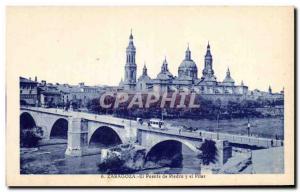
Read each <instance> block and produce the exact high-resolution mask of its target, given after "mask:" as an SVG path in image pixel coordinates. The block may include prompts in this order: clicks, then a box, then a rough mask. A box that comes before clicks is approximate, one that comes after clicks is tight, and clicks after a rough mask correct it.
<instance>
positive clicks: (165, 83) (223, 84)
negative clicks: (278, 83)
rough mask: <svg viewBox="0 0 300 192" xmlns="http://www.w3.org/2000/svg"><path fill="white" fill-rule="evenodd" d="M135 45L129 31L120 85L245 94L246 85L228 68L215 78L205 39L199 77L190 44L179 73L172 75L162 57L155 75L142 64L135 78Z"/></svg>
mask: <svg viewBox="0 0 300 192" xmlns="http://www.w3.org/2000/svg"><path fill="white" fill-rule="evenodd" d="M135 54H136V48H135V46H134V42H133V35H132V33H131V34H130V36H129V44H128V47H127V49H126V64H125V78H124V81H123V80H121V82H120V87H122V88H123V89H124V90H126V91H141V92H146V91H158V92H166V91H179V92H180V91H192V92H196V93H198V94H201V95H231V96H233V95H237V96H243V95H247V94H248V87H247V86H245V85H244V84H243V82H241V84H239V85H236V84H235V81H234V79H233V78H232V77H231V75H230V70H229V68H228V69H227V71H226V75H225V78H224V80H223V81H217V78H216V76H215V75H214V70H213V57H212V54H211V48H210V45H209V43H208V45H207V50H206V54H205V57H204V67H203V70H202V75H201V77H200V78H199V77H198V67H197V65H196V63H195V62H194V61H193V59H192V56H191V51H190V49H189V46H188V47H187V49H186V51H185V55H184V59H183V61H182V62H181V64H180V65H179V67H178V76H174V75H173V74H172V73H171V72H170V71H169V69H168V62H167V59H166V58H165V59H164V60H163V62H162V66H161V71H160V72H159V74H157V76H156V77H155V78H151V77H149V76H148V74H147V67H146V65H144V67H143V73H142V75H141V76H140V77H139V78H138V79H137V78H136V76H137V74H136V71H137V64H136V62H135Z"/></svg>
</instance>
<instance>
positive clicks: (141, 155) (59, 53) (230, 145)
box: [6, 6, 295, 186]
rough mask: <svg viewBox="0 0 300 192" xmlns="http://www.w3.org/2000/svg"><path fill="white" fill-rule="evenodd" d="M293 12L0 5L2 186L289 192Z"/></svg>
mask: <svg viewBox="0 0 300 192" xmlns="http://www.w3.org/2000/svg"><path fill="white" fill-rule="evenodd" d="M294 11H295V10H294V7H284V6H282V7H280V6H277V7H268V6H265V7H259V6H256V7H254V6H253V7H230V6H229V7H221V6H219V7H201V6H173V7H171V6H170V7H168V6H156V7H155V6H127V7H126V6H125V7H117V6H115V7H114V6H112V7H100V6H99V7H96V6H94V7H84V6H82V7H80V6H78V7H63V6H61V7H59V6H57V7H46V6H44V7H42V6H41V7H30V6H29V7H21V6H19V7H18V6H10V7H7V11H6V102H7V118H8V119H7V133H6V138H7V139H6V144H7V146H6V147H7V148H6V151H7V154H6V155H7V165H6V166H7V169H6V174H7V184H8V185H9V186H238V185H240V186H243V185H245V186H255V185H264V186H276V185H280V186H285V185H287V186H289V185H293V184H294V174H295V173H294V163H295V162H294V156H295V154H294V148H295V146H294V144H295V140H294V139H295V136H294V134H295V132H294V131H295V124H294V121H295V120H294V94H295V90H294V83H295V82H294V79H295V77H294V74H295V71H294V62H295V61H294ZM74 181H75V182H74Z"/></svg>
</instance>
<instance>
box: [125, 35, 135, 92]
mask: <svg viewBox="0 0 300 192" xmlns="http://www.w3.org/2000/svg"><path fill="white" fill-rule="evenodd" d="M135 53H136V49H135V46H134V44H133V35H132V31H131V32H130V36H129V44H128V46H127V48H126V64H125V79H124V89H125V90H134V89H135V86H136V63H135Z"/></svg>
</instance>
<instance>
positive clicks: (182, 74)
mask: <svg viewBox="0 0 300 192" xmlns="http://www.w3.org/2000/svg"><path fill="white" fill-rule="evenodd" d="M197 76H198V69H197V65H196V63H195V62H194V61H193V60H192V59H191V51H190V49H189V47H188V48H187V50H186V51H185V58H184V60H183V61H182V62H181V64H180V65H179V68H178V77H179V78H180V79H182V78H186V77H190V78H192V79H197Z"/></svg>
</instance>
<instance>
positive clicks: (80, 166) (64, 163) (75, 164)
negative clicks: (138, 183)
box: [21, 144, 200, 174]
mask: <svg viewBox="0 0 300 192" xmlns="http://www.w3.org/2000/svg"><path fill="white" fill-rule="evenodd" d="M66 148H67V144H54V145H53V144H51V145H44V146H40V147H38V148H35V149H21V174H101V172H100V171H99V170H98V167H97V164H98V163H100V154H95V155H88V156H82V157H68V156H65V150H66ZM182 164H183V168H180V167H178V168H168V167H164V168H158V169H149V170H142V171H140V172H137V173H166V174H167V173H199V172H200V167H199V159H197V157H196V156H195V155H194V154H193V153H192V152H191V151H189V149H187V148H186V147H185V146H183V162H182Z"/></svg>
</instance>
